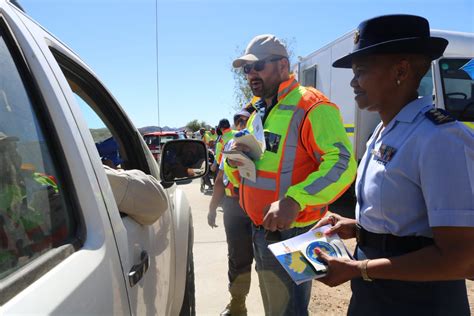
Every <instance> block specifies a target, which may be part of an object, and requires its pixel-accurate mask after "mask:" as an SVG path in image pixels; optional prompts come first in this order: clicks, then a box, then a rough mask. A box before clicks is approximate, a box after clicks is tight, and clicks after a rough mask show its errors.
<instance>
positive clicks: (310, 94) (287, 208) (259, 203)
mask: <svg viewBox="0 0 474 316" xmlns="http://www.w3.org/2000/svg"><path fill="white" fill-rule="evenodd" d="M233 66H234V67H235V68H240V67H241V68H242V70H243V72H244V73H245V75H246V78H247V81H248V84H249V86H250V88H251V90H252V92H253V94H254V96H256V97H259V98H260V100H259V101H258V102H257V103H256V104H255V107H256V108H257V111H256V112H254V113H253V114H252V115H251V116H250V118H249V121H248V122H247V129H248V130H249V132H251V133H252V132H253V129H254V126H257V127H258V126H260V125H263V129H264V133H265V142H266V150H265V152H264V154H263V156H262V157H261V158H260V159H259V160H256V161H255V166H256V170H257V179H256V182H253V181H250V180H248V179H245V178H242V179H241V183H240V187H239V194H240V205H241V206H242V208H243V209H244V210H245V211H246V213H247V214H248V215H249V217H250V218H251V220H252V222H253V225H252V231H253V242H254V256H255V261H256V264H257V272H258V276H259V283H260V290H261V294H262V300H263V305H264V308H265V314H267V315H307V314H308V304H309V299H310V295H311V281H309V282H305V283H303V284H300V285H296V284H295V283H294V282H293V281H292V279H291V278H290V277H289V275H288V274H287V273H286V271H285V270H284V269H283V267H282V266H281V265H280V263H279V262H278V260H277V259H276V258H275V256H273V254H272V253H271V252H270V250H269V249H268V245H269V244H270V243H272V242H276V241H280V240H284V239H288V238H291V237H295V236H297V235H300V234H302V233H305V232H306V231H308V230H309V229H310V228H311V227H312V226H313V225H314V224H315V223H316V222H317V221H318V220H319V219H321V218H322V217H323V216H324V214H325V213H326V212H327V209H328V207H327V206H328V205H329V204H331V203H332V202H333V201H335V200H336V199H337V198H338V197H339V196H340V195H341V194H342V193H343V192H344V191H345V190H347V189H348V188H349V186H350V185H351V183H352V182H353V180H354V178H355V171H356V162H355V160H354V157H353V154H352V145H351V143H350V141H349V139H348V138H347V135H346V132H345V129H344V126H343V123H342V118H341V115H340V113H339V109H338V107H337V106H336V105H335V104H333V103H331V102H330V101H329V100H328V98H327V97H325V96H324V95H323V94H322V93H321V92H319V91H317V90H315V89H313V88H310V87H303V86H300V85H299V83H298V82H297V81H296V79H295V77H294V76H293V75H292V74H290V63H289V60H288V52H287V50H286V48H285V46H284V45H283V44H282V43H281V41H280V40H279V39H278V38H276V37H275V36H274V35H270V34H265V35H259V36H256V37H255V38H254V39H253V40H252V41H251V42H250V44H249V45H248V46H247V49H246V50H245V54H244V55H243V56H241V57H239V58H237V59H236V60H235V61H234V62H233ZM255 120H261V122H260V123H261V124H256V123H258V121H255ZM235 149H237V150H244V151H245V150H246V148H239V146H236V147H235ZM228 164H229V167H232V166H233V167H235V166H236V165H237V163H236V162H233V161H230V160H229V161H228ZM268 232H273V233H272V234H270V233H268ZM270 237H272V238H270Z"/></svg>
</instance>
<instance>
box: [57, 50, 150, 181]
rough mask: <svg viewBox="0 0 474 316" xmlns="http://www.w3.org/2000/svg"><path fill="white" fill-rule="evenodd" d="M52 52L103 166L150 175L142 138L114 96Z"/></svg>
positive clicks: (92, 78)
mask: <svg viewBox="0 0 474 316" xmlns="http://www.w3.org/2000/svg"><path fill="white" fill-rule="evenodd" d="M51 51H52V53H53V56H54V57H55V58H56V60H57V62H58V64H59V66H60V68H61V70H62V71H63V74H64V76H65V77H66V79H67V81H68V83H69V86H70V88H71V90H72V92H73V94H74V95H75V98H76V101H77V104H78V105H79V107H80V109H81V112H82V114H83V117H84V118H85V120H86V123H87V125H88V128H89V132H90V133H91V135H92V138H93V139H94V142H95V144H96V148H97V156H98V157H100V159H101V160H102V163H103V164H105V165H109V166H111V167H113V168H122V169H140V170H142V171H144V172H145V173H148V174H149V173H150V170H149V167H148V164H147V160H146V157H145V154H144V152H143V148H142V144H141V143H140V142H139V137H138V136H137V135H136V134H135V133H136V132H135V129H134V127H133V125H131V123H130V121H129V120H128V119H127V118H126V117H125V116H124V113H123V112H122V111H121V110H120V107H119V106H118V105H117V103H116V102H115V100H114V99H113V97H112V96H111V95H110V94H109V93H108V91H107V90H106V89H105V88H104V87H103V86H102V85H101V84H100V82H99V81H98V80H97V79H96V78H95V77H94V76H93V75H92V74H91V73H89V72H88V71H87V70H86V69H84V68H82V67H81V66H80V65H78V64H77V63H75V62H74V61H72V60H71V59H69V58H68V57H67V56H65V55H63V54H62V53H60V52H58V51H56V50H54V49H51Z"/></svg>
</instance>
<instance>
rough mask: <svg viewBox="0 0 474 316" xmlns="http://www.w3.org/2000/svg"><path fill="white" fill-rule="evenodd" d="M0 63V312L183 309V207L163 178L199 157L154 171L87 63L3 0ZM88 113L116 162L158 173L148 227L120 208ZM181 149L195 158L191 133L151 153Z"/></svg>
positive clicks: (188, 297)
mask: <svg viewBox="0 0 474 316" xmlns="http://www.w3.org/2000/svg"><path fill="white" fill-rule="evenodd" d="M0 65H1V66H0V70H1V71H0V314H2V315H3V314H12V315H18V314H30V315H31V314H35V315H37V314H56V315H70V314H81V315H112V314H113V315H117V314H125V315H178V314H182V315H193V314H194V271H193V258H192V243H193V228H192V221H191V212H190V205H189V203H188V201H187V200H186V198H185V196H184V194H183V192H182V191H181V190H179V189H178V188H177V186H176V184H175V183H174V179H175V178H179V179H180V180H188V181H189V179H191V178H193V177H199V176H200V175H202V174H203V173H204V172H205V170H206V169H205V168H207V165H205V166H203V167H202V168H201V173H197V174H196V175H194V174H193V175H192V176H189V175H188V174H180V175H175V176H174V177H173V172H174V169H173V168H174V167H173V165H172V164H171V163H168V164H167V165H162V166H161V170H159V168H158V165H157V163H156V162H155V160H154V159H153V157H152V155H151V153H150V151H149V149H148V147H147V146H146V144H145V142H144V141H143V138H142V137H141V135H140V134H139V132H138V130H137V129H136V128H135V127H134V126H133V124H132V123H131V121H130V120H129V118H128V117H127V115H126V114H125V112H124V111H123V110H122V108H121V107H120V105H119V104H118V103H117V101H116V100H115V99H114V97H113V96H112V95H111V94H110V92H109V91H108V90H107V88H105V87H104V86H103V84H102V83H101V82H100V80H99V79H98V78H97V77H96V76H95V75H94V73H93V72H92V71H91V69H89V67H88V66H87V65H86V64H85V63H84V62H82V61H81V59H80V58H79V57H78V56H77V55H76V54H75V53H74V52H72V51H71V50H70V49H69V48H68V47H67V46H66V45H64V44H63V43H62V42H60V41H59V40H58V39H56V38H55V37H54V36H53V35H51V34H50V33H48V32H47V31H46V30H45V29H44V28H43V27H41V25H39V24H37V23H36V22H35V21H33V20H32V19H31V18H30V17H28V16H27V15H26V14H25V13H24V12H23V10H21V8H19V7H18V6H16V5H14V4H12V3H11V2H10V1H7V0H0ZM92 116H94V117H95V118H96V119H97V120H100V121H101V122H102V123H103V125H104V126H105V127H106V128H107V129H108V131H109V132H110V134H111V135H112V136H113V137H114V139H115V141H116V142H117V144H118V147H119V154H120V161H121V166H120V167H121V168H123V169H139V170H142V171H143V172H145V173H146V174H150V175H153V176H154V177H155V178H157V179H161V180H162V182H161V184H162V185H163V187H164V191H165V192H166V194H165V196H166V197H165V199H166V200H167V201H165V203H164V205H168V208H167V209H166V210H164V212H163V214H162V215H161V216H160V217H159V218H158V220H157V221H155V222H154V223H153V224H151V225H141V224H139V223H137V222H136V221H135V220H133V219H132V218H131V217H130V216H127V215H126V214H124V213H121V212H120V210H119V208H118V206H117V203H116V201H115V199H114V195H113V192H112V189H111V186H110V183H109V181H108V179H107V177H106V173H105V172H104V167H103V165H102V161H101V158H100V156H99V154H98V151H97V149H96V147H95V143H94V140H93V137H92V135H91V132H90V128H91V126H89V125H88V118H90V117H92ZM187 148H192V150H193V157H194V158H198V156H199V155H201V156H202V160H203V161H204V160H206V161H207V159H205V158H206V150H205V146H204V144H203V143H202V142H200V141H192V140H182V141H173V142H170V143H169V146H168V144H167V147H166V146H165V148H164V149H163V151H164V153H166V154H167V157H170V159H173V161H176V160H179V155H180V153H182V152H185V151H186V150H187ZM196 150H198V151H199V152H200V154H195V153H196ZM170 161H172V160H168V162H170ZM193 168H195V167H193ZM185 170H186V169H185ZM193 170H196V169H193ZM202 170H204V171H202ZM160 173H161V176H160ZM165 174H166V175H167V177H170V178H169V179H164V176H163V175H165ZM137 202H138V203H139V202H140V201H137ZM161 211H163V210H161Z"/></svg>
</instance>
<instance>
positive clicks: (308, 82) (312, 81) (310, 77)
mask: <svg viewBox="0 0 474 316" xmlns="http://www.w3.org/2000/svg"><path fill="white" fill-rule="evenodd" d="M316 74H317V66H316V65H314V66H313V67H311V68H308V69H305V70H304V71H303V82H302V85H303V86H305V87H313V88H316Z"/></svg>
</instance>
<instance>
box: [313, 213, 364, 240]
mask: <svg viewBox="0 0 474 316" xmlns="http://www.w3.org/2000/svg"><path fill="white" fill-rule="evenodd" d="M356 223H357V222H356V220H355V219H351V218H347V217H342V216H341V215H338V214H331V215H329V216H326V217H324V218H322V219H321V220H320V221H319V222H318V223H317V224H316V225H315V226H314V227H313V228H312V229H316V228H319V227H321V226H324V225H328V224H331V225H332V227H331V228H330V229H328V230H327V231H326V232H324V234H325V235H326V236H331V235H333V234H338V235H339V237H340V238H341V239H350V238H355V236H356Z"/></svg>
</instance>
